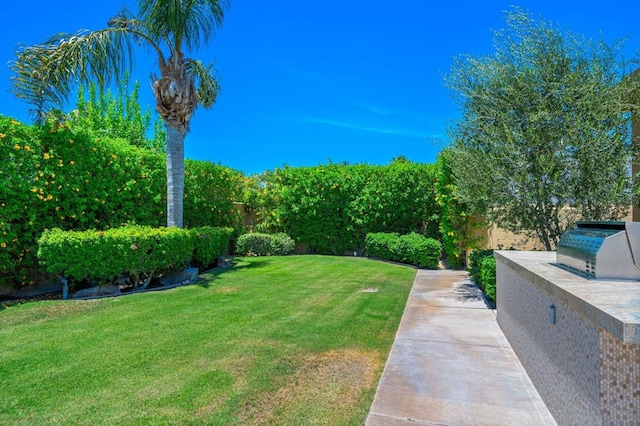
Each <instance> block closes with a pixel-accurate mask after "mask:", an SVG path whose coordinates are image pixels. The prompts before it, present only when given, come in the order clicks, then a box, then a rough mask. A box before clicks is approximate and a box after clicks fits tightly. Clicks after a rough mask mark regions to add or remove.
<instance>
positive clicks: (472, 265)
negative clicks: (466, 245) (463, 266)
mask: <svg viewBox="0 0 640 426" xmlns="http://www.w3.org/2000/svg"><path fill="white" fill-rule="evenodd" d="M487 257H493V250H474V251H472V252H471V254H470V255H469V275H470V276H471V278H472V279H473V281H474V282H475V283H476V285H477V286H478V287H480V289H482V290H484V283H483V282H482V262H483V261H484V259H486V258H487Z"/></svg>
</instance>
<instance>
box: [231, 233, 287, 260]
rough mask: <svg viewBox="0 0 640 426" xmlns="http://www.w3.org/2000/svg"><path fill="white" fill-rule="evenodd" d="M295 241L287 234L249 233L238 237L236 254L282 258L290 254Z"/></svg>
mask: <svg viewBox="0 0 640 426" xmlns="http://www.w3.org/2000/svg"><path fill="white" fill-rule="evenodd" d="M294 247H295V241H294V240H292V239H291V237H289V236H288V235H287V234H284V233H278V234H263V233H258V232H255V233H251V234H244V235H240V237H238V241H237V243H236V252H237V253H238V254H240V255H254V256H284V255H287V254H290V253H291V252H292V251H293V249H294Z"/></svg>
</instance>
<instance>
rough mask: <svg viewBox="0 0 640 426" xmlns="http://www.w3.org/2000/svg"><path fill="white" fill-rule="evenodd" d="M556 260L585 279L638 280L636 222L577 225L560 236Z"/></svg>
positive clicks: (638, 233)
mask: <svg viewBox="0 0 640 426" xmlns="http://www.w3.org/2000/svg"><path fill="white" fill-rule="evenodd" d="M557 259H558V263H559V264H561V265H563V266H566V267H568V268H570V269H572V270H574V271H576V272H579V273H581V274H585V275H586V276H588V277H589V278H598V279H623V280H629V279H632V280H640V268H639V267H638V262H637V261H638V260H640V223H637V222H578V223H577V225H576V228H574V229H572V230H570V231H567V232H565V233H564V234H563V235H562V236H561V237H560V242H559V243H558V247H557Z"/></svg>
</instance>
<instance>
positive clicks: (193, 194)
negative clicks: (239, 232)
mask: <svg viewBox="0 0 640 426" xmlns="http://www.w3.org/2000/svg"><path fill="white" fill-rule="evenodd" d="M184 166H185V172H184V226H185V227H186V228H193V227H198V226H217V227H227V226H228V227H232V228H239V226H240V224H241V223H242V213H241V212H240V211H239V210H238V209H236V208H235V207H234V205H233V203H234V202H237V201H241V200H242V199H243V197H244V194H243V193H244V185H245V180H246V178H245V176H244V175H243V174H242V173H240V172H238V171H236V170H233V169H230V168H228V167H224V166H220V165H217V164H213V163H210V162H208V161H196V160H185V162H184Z"/></svg>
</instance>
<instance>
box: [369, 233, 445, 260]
mask: <svg viewBox="0 0 640 426" xmlns="http://www.w3.org/2000/svg"><path fill="white" fill-rule="evenodd" d="M365 247H366V250H367V253H368V254H369V256H372V257H377V258H380V259H384V260H391V261H395V262H403V263H410V264H412V265H416V266H419V267H421V268H430V269H436V268H437V267H438V261H439V260H440V254H441V252H442V245H441V244H440V242H438V241H437V240H434V239H433V238H427V237H425V236H424V235H420V234H418V233H415V232H412V233H410V234H407V235H398V234H397V233H370V234H367V236H366V237H365Z"/></svg>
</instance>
